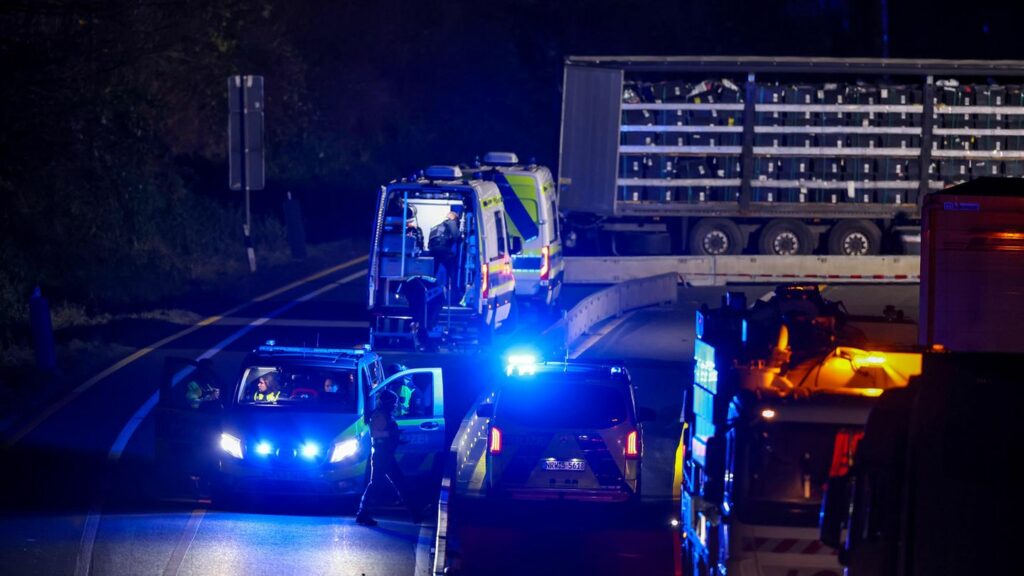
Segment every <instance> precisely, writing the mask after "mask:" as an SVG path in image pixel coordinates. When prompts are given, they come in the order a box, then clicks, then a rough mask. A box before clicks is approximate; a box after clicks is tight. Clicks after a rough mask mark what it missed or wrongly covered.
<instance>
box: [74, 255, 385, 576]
mask: <svg viewBox="0 0 1024 576" xmlns="http://www.w3.org/2000/svg"><path fill="white" fill-rule="evenodd" d="M366 274H367V271H365V270H362V271H359V272H355V273H353V274H349V275H348V276H345V277H344V278H341V279H340V280H335V281H334V282H332V283H330V284H325V285H324V286H321V287H319V288H317V289H316V290H314V291H312V292H309V293H308V294H304V295H302V296H300V297H298V298H296V299H294V300H292V301H291V302H288V303H287V304H285V305H283V306H280V307H279V308H277V309H275V310H272V311H271V312H269V313H268V314H267V315H266V316H263V317H261V318H257V319H256V320H253V321H252V322H251V323H250V324H248V325H246V326H244V327H242V328H240V329H238V330H236V331H235V332H233V333H231V334H230V335H228V337H227V338H224V339H223V340H221V341H220V342H218V343H217V344H215V345H214V346H213V347H212V348H210V349H209V350H207V351H205V352H203V353H202V354H200V355H199V356H198V358H199V359H202V358H210V357H213V356H215V355H216V354H217V353H218V352H220V351H222V350H223V349H224V347H226V346H227V345H228V344H231V343H232V342H234V341H235V340H238V339H239V338H241V337H242V336H244V335H246V334H248V333H249V332H251V331H252V329H253V328H256V327H257V326H261V325H263V324H265V323H266V322H267V321H269V320H270V319H271V318H274V317H276V316H279V315H281V314H284V313H285V312H287V311H288V310H291V309H292V308H294V307H295V306H298V305H299V304H301V303H302V302H308V301H309V300H312V299H313V298H316V297H317V296H319V295H321V294H324V293H326V292H329V291H331V290H333V289H335V288H337V287H339V286H341V285H343V284H347V283H349V282H351V281H353V280H356V279H357V278H361V277H362V276H365V275H366ZM194 328H195V329H198V328H199V326H198V325H196V326H195V327H194ZM192 370H193V369H192V368H191V367H189V368H185V369H183V370H181V371H180V372H179V373H178V374H175V376H174V377H175V379H176V380H177V381H180V380H181V379H184V378H185V376H187V375H188V373H189V372H191V371H192ZM159 399H160V389H159V388H157V389H156V391H154V392H153V395H152V396H150V397H149V398H148V399H147V400H146V401H145V402H143V403H142V405H141V406H140V407H139V408H138V410H136V411H135V412H134V413H133V414H132V416H131V418H129V419H128V422H127V423H125V425H124V427H123V428H121V432H120V433H118V435H117V438H115V439H114V443H113V444H112V445H111V446H110V451H109V452H108V453H107V464H106V465H107V466H110V465H113V464H117V462H118V461H120V459H121V455H122V454H123V453H124V449H125V448H126V447H127V446H128V442H130V441H131V438H132V436H133V435H134V434H135V431H136V430H137V429H138V427H139V425H140V424H142V421H143V420H145V419H146V416H148V415H149V412H150V411H152V410H153V408H154V407H155V406H156V404H157V402H158V401H159ZM110 473H111V471H110V469H109V468H108V470H107V472H106V473H105V475H104V477H103V478H104V479H103V480H102V482H103V483H104V484H105V483H109V478H108V477H107V476H106V474H110ZM103 489H104V486H103V485H102V484H101V485H100V487H99V489H98V493H97V498H99V497H101V495H102V493H103ZM102 517H103V506H102V503H101V502H97V503H94V505H93V506H92V507H91V508H90V509H89V513H88V514H87V515H86V517H85V527H84V529H83V531H82V538H81V540H80V541H79V548H78V555H77V556H76V558H75V572H74V576H89V574H90V572H92V553H93V549H94V548H95V545H96V536H97V534H98V532H99V524H100V520H101V519H102Z"/></svg>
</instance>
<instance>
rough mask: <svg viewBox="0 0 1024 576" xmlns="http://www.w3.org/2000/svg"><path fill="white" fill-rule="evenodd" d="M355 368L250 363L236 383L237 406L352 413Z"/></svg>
mask: <svg viewBox="0 0 1024 576" xmlns="http://www.w3.org/2000/svg"><path fill="white" fill-rule="evenodd" d="M358 381H359V378H358V377H357V375H356V372H355V370H346V369H329V370H325V369H323V368H318V367H316V368H314V367H309V366H250V367H249V368H247V369H246V370H245V372H244V373H243V376H242V380H241V381H240V382H239V383H238V388H237V390H236V395H235V401H236V403H237V404H238V405H240V406H259V407H263V406H276V407H278V408H280V409H288V410H304V411H317V412H340V413H346V414H355V413H357V412H358V410H359V386H358Z"/></svg>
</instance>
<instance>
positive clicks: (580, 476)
mask: <svg viewBox="0 0 1024 576" xmlns="http://www.w3.org/2000/svg"><path fill="white" fill-rule="evenodd" d="M477 416H478V417H482V418H488V419H489V422H488V443H487V462H486V471H487V472H486V484H485V486H486V490H487V492H488V495H489V496H491V497H510V498H520V499H571V500H593V501H623V500H630V499H633V498H638V497H639V495H640V462H641V458H642V454H643V443H642V440H641V434H640V425H639V423H640V420H648V419H653V416H654V414H653V412H652V411H651V410H650V409H646V408H644V409H637V407H636V400H635V391H634V387H633V385H632V383H631V382H630V377H629V373H628V372H627V371H626V369H625V368H623V367H621V366H608V365H594V364H583V363H565V362H544V363H536V362H534V361H533V359H532V358H531V357H528V356H527V357H520V356H513V357H511V358H510V364H509V366H508V369H507V371H506V378H505V379H504V381H503V382H502V383H501V385H500V386H499V388H498V390H497V391H496V393H495V395H494V399H493V401H492V402H488V403H484V404H481V405H480V406H479V408H478V409H477Z"/></svg>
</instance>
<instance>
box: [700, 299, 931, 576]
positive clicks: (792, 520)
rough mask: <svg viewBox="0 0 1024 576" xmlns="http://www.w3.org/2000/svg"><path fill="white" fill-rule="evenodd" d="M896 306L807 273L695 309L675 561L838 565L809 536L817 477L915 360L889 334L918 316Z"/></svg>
mask: <svg viewBox="0 0 1024 576" xmlns="http://www.w3.org/2000/svg"><path fill="white" fill-rule="evenodd" d="M900 316H901V315H900V314H899V313H898V312H896V311H891V310H890V313H889V314H888V315H887V316H884V317H879V318H868V317H854V316H852V315H850V314H849V313H848V312H847V311H846V309H845V307H844V306H843V305H842V303H841V302H832V301H828V300H826V299H825V298H824V297H823V296H822V294H821V291H820V290H819V288H818V286H816V285H810V284H789V285H782V286H779V287H778V288H777V289H776V290H775V291H774V293H773V294H772V296H771V297H770V298H768V299H761V300H758V301H757V302H756V303H755V304H754V306H752V307H748V306H747V302H746V298H745V296H744V294H743V293H734V292H730V293H728V294H726V295H725V296H724V297H723V304H722V306H721V307H720V308H717V309H713V310H711V309H707V308H702V309H701V310H700V311H698V313H697V319H696V320H697V322H696V336H697V338H696V340H695V342H694V384H693V386H692V387H691V388H689V389H687V393H686V396H685V398H684V404H683V406H684V409H683V427H682V439H681V442H682V449H681V454H682V482H681V517H680V539H681V554H682V566H683V569H684V574H693V575H701V576H706V575H719V574H723V575H724V574H729V575H732V574H744V575H750V574H759V575H770V574H780V575H781V574H785V575H791V576H802V575H805V574H806V575H807V576H810V575H817V576H825V575H829V574H836V575H838V574H840V573H841V572H842V568H841V567H840V565H839V563H838V562H837V560H836V556H835V554H834V552H833V551H832V550H831V549H829V548H828V547H827V546H825V545H824V544H822V542H821V541H820V540H819V538H818V513H819V508H820V503H821V498H822V491H823V487H824V486H825V484H826V483H827V481H828V478H829V477H830V476H837V475H841V474H843V473H845V471H846V469H847V467H848V465H849V462H850V458H851V456H852V454H853V450H854V449H855V447H856V445H857V442H858V440H859V439H860V437H861V435H862V433H863V427H864V423H865V420H866V419H867V416H868V412H869V410H870V408H871V406H872V405H873V404H874V403H875V402H876V400H877V398H878V396H880V395H881V394H882V392H883V391H884V390H888V389H892V388H899V387H903V386H906V385H907V382H908V380H909V378H911V377H912V376H914V375H915V374H918V373H920V370H921V355H920V353H919V352H916V351H912V350H910V351H908V349H907V348H900V347H899V346H898V345H897V344H898V340H899V335H900V334H901V333H908V332H912V331H913V328H914V327H913V325H912V324H911V323H909V322H908V321H906V320H902V319H901V318H900ZM879 327H882V328H884V330H879V329H878V328H879ZM883 334H890V335H896V338H891V339H890V341H888V342H887V341H886V339H885V338H883V337H881V335H883ZM911 341H912V338H911Z"/></svg>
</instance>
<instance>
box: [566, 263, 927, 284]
mask: <svg viewBox="0 0 1024 576" xmlns="http://www.w3.org/2000/svg"><path fill="white" fill-rule="evenodd" d="M920 262H921V258H920V256H630V257H621V258H620V257H607V258H606V257H586V258H580V257H574V258H566V259H565V282H566V283H567V284H616V283H619V282H624V281H627V280H634V279H638V278H647V277H651V276H654V275H657V274H675V275H676V276H677V277H678V279H679V282H681V283H685V284H688V285H690V286H724V285H726V284H728V283H747V284H758V283H765V284H775V283H780V282H797V281H806V282H846V283H880V284H890V283H917V282H919V281H920V270H921V264H920Z"/></svg>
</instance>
